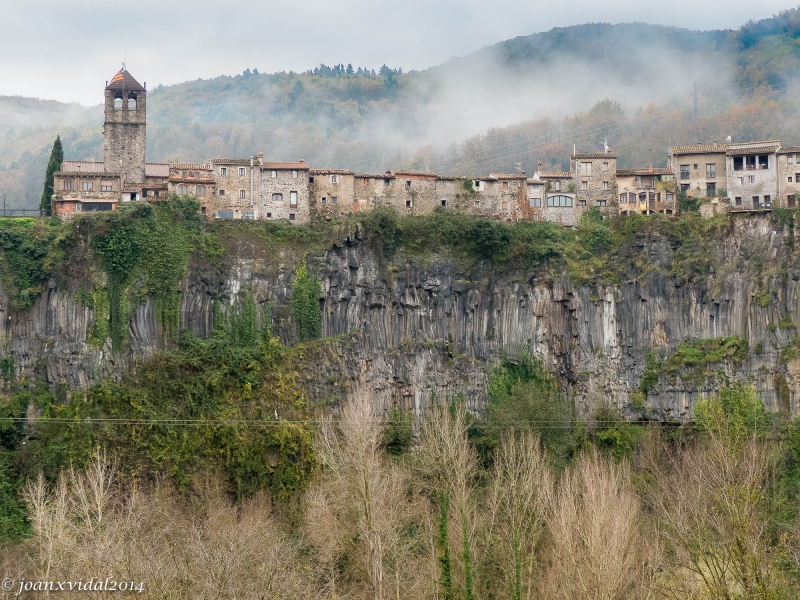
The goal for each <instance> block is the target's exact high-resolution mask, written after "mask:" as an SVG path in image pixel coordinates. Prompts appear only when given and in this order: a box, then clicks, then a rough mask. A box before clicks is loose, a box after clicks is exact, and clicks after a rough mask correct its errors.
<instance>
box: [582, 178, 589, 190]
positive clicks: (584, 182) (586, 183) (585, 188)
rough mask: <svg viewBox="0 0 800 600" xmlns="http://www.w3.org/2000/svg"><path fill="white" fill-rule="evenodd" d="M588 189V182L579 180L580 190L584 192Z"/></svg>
mask: <svg viewBox="0 0 800 600" xmlns="http://www.w3.org/2000/svg"><path fill="white" fill-rule="evenodd" d="M588 189H589V182H588V181H581V191H582V192H585V191H586V190H588Z"/></svg>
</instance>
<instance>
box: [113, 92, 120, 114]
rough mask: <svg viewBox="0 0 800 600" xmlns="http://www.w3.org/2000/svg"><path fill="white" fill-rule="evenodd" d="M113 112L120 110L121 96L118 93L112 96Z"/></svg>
mask: <svg viewBox="0 0 800 600" xmlns="http://www.w3.org/2000/svg"><path fill="white" fill-rule="evenodd" d="M114 110H122V94H120V93H119V92H117V95H116V96H114Z"/></svg>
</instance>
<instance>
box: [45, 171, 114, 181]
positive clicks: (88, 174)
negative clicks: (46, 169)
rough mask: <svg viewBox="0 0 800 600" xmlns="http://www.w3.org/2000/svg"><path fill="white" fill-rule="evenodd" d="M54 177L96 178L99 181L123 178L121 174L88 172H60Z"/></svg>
mask: <svg viewBox="0 0 800 600" xmlns="http://www.w3.org/2000/svg"><path fill="white" fill-rule="evenodd" d="M54 175H58V176H59V177H84V178H86V177H95V178H97V179H116V178H118V177H121V175H120V174H119V173H106V172H103V173H92V172H88V171H58V172H57V173H55V174H54Z"/></svg>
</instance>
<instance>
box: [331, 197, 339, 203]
mask: <svg viewBox="0 0 800 600" xmlns="http://www.w3.org/2000/svg"><path fill="white" fill-rule="evenodd" d="M331 204H339V198H337V197H336V196H331Z"/></svg>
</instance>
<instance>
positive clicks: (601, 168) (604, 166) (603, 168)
mask: <svg viewBox="0 0 800 600" xmlns="http://www.w3.org/2000/svg"><path fill="white" fill-rule="evenodd" d="M600 170H601V171H608V163H607V162H604V163H603V166H602V167H600Z"/></svg>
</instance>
